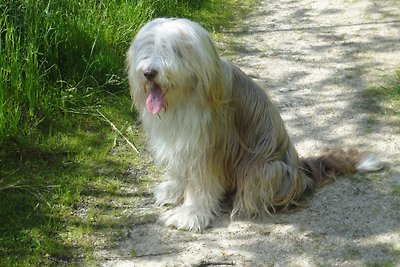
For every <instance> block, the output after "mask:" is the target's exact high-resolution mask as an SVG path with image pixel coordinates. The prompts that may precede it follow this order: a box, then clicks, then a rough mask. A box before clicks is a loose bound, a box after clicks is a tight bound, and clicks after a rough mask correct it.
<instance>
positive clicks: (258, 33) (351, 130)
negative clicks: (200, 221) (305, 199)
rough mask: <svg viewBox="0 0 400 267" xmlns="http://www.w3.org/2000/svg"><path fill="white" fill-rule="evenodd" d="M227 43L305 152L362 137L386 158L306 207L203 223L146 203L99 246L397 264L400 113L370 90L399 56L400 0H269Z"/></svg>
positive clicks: (195, 260) (227, 51) (146, 262)
mask: <svg viewBox="0 0 400 267" xmlns="http://www.w3.org/2000/svg"><path fill="white" fill-rule="evenodd" d="M219 46H220V48H221V52H222V53H223V54H224V55H226V56H227V57H229V58H230V59H232V61H234V62H235V63H236V64H237V65H239V66H240V67H241V68H242V70H243V71H244V72H245V73H247V74H248V75H250V76H251V77H253V78H254V79H255V80H257V81H258V82H259V83H260V84H261V85H262V86H263V87H264V88H266V90H267V91H268V92H269V94H270V95H271V96H272V98H273V99H274V100H275V101H276V102H277V104H278V105H279V107H280V110H281V112H282V116H283V118H284V120H285V121H286V123H287V127H288V130H289V133H290V134H291V136H292V138H293V141H294V143H295V144H296V147H297V149H298V151H299V153H300V154H301V155H303V156H308V155H313V154H315V153H317V152H318V151H319V149H320V148H321V147H323V146H330V147H333V146H336V145H343V146H352V145H355V146H358V147H360V148H361V149H362V150H368V151H373V152H375V153H377V154H378V155H379V156H380V157H381V158H382V159H383V161H385V162H386V165H387V167H386V168H385V170H383V171H380V172H378V173H369V174H357V175H355V176H353V177H349V178H343V179H339V180H337V181H336V182H335V183H333V184H330V185H327V186H325V187H323V188H321V189H320V190H318V191H317V192H316V194H315V195H314V196H313V197H312V199H311V200H310V202H309V207H307V208H304V209H299V210H297V211H292V212H285V213H277V214H275V215H273V216H272V217H270V218H267V219H265V220H262V221H261V220H260V221H230V219H229V215H228V214H225V215H223V216H221V217H219V218H218V220H217V221H215V222H213V223H212V226H211V228H209V229H207V230H206V231H205V232H204V233H203V234H195V233H188V232H184V231H178V230H174V229H169V228H166V227H164V226H163V225H162V223H161V222H159V221H158V219H157V218H158V216H159V215H160V214H162V213H163V212H165V211H166V210H167V208H157V207H155V206H154V205H151V204H149V205H146V206H144V207H143V208H142V209H141V211H140V213H141V215H140V216H141V218H142V219H141V220H138V222H137V223H135V224H134V225H133V226H132V227H130V228H129V229H125V233H126V236H125V237H121V240H123V241H120V243H119V245H118V247H117V248H116V249H113V250H107V251H98V253H97V256H98V257H99V258H100V259H101V260H102V261H103V264H102V266H365V265H367V266H368V265H369V266H372V265H373V266H383V265H384V264H391V265H387V266H397V265H400V223H399V222H400V196H399V194H398V192H397V191H396V190H395V188H399V185H400V167H399V163H400V130H399V127H398V126H399V124H398V123H397V126H396V124H393V122H390V121H388V120H386V119H385V116H384V113H385V110H384V108H383V107H381V106H379V103H377V102H376V101H375V100H374V99H373V97H372V96H368V95H367V94H366V92H365V89H366V88H368V87H370V86H375V85H379V84H384V83H385V79H386V80H387V79H388V78H387V77H385V76H388V75H391V74H392V73H393V72H394V71H395V70H396V68H399V66H400V2H398V1H372V0H359V1H358V0H351V1H350V0H335V1H333V0H318V1H317V0H298V1H293V0H280V1H261V2H260V3H259V4H258V7H257V9H256V10H255V11H254V12H252V13H251V14H250V15H249V16H248V19H247V21H246V22H245V25H244V27H243V28H238V29H237V30H235V31H232V32H228V33H226V43H225V44H220V45H219ZM372 118H373V119H372ZM148 198H149V199H148V201H146V202H147V203H150V202H151V201H152V199H151V197H148ZM138 216H139V215H138Z"/></svg>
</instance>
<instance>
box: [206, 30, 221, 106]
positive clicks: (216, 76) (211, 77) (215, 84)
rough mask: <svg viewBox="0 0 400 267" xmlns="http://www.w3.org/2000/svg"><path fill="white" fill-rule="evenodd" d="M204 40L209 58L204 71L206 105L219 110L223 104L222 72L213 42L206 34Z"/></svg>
mask: <svg viewBox="0 0 400 267" xmlns="http://www.w3.org/2000/svg"><path fill="white" fill-rule="evenodd" d="M206 39H207V41H206V43H207V48H206V49H207V50H208V53H207V54H208V56H209V57H210V58H209V59H208V62H207V65H205V66H206V67H205V68H206V69H205V71H206V72H207V74H206V77H207V78H208V86H205V88H204V90H205V93H206V101H207V103H206V104H207V105H208V106H210V107H211V108H212V109H214V110H216V109H219V108H221V107H222V105H223V103H224V98H225V78H224V70H223V66H222V62H221V59H220V57H219V55H218V51H217V48H216V46H215V44H214V41H213V40H212V38H211V36H210V35H209V34H208V33H207V36H206Z"/></svg>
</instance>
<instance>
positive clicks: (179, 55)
mask: <svg viewBox="0 0 400 267" xmlns="http://www.w3.org/2000/svg"><path fill="white" fill-rule="evenodd" d="M172 49H173V50H174V53H175V54H176V55H177V56H178V57H180V58H182V52H181V50H180V49H179V48H177V47H172Z"/></svg>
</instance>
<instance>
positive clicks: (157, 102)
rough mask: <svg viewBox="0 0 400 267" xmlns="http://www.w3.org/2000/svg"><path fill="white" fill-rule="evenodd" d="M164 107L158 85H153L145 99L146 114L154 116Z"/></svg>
mask: <svg viewBox="0 0 400 267" xmlns="http://www.w3.org/2000/svg"><path fill="white" fill-rule="evenodd" d="M163 106H164V94H163V93H162V92H161V89H160V87H159V86H158V85H154V86H153V87H151V89H150V93H149V95H148V96H147V99H146V109H147V112H149V113H151V114H153V115H155V114H158V113H159V112H160V110H161V108H162V107H163Z"/></svg>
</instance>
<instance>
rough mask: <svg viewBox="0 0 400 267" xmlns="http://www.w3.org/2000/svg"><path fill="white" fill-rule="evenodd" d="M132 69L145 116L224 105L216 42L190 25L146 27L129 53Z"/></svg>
mask: <svg viewBox="0 0 400 267" xmlns="http://www.w3.org/2000/svg"><path fill="white" fill-rule="evenodd" d="M127 67H128V77H129V84H130V87H131V94H132V97H133V100H134V102H135V104H136V106H137V107H138V109H139V112H148V113H151V114H159V113H160V112H161V110H162V108H163V107H164V108H170V107H171V108H173V107H177V108H179V105H180V104H182V103H185V102H187V101H198V102H199V103H200V104H204V105H216V104H217V102H220V101H222V97H223V80H224V79H223V71H222V66H221V60H220V58H219V56H218V54H217V50H216V48H215V45H214V42H213V41H212V39H211V37H210V35H209V34H208V33H207V31H206V30H205V29H204V28H202V27H201V26H200V25H198V24H196V23H194V22H192V21H190V20H187V19H165V18H159V19H155V20H153V21H150V22H149V23H147V24H145V25H144V26H143V28H142V29H141V30H140V31H139V32H138V34H137V35H136V37H135V38H134V40H133V42H132V44H131V46H130V48H129V50H128V53H127ZM188 98H191V99H190V100H188Z"/></svg>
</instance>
